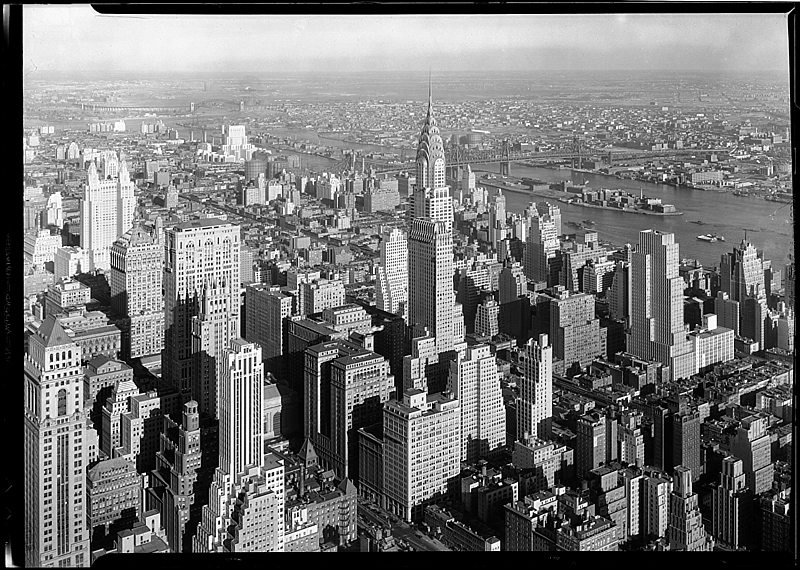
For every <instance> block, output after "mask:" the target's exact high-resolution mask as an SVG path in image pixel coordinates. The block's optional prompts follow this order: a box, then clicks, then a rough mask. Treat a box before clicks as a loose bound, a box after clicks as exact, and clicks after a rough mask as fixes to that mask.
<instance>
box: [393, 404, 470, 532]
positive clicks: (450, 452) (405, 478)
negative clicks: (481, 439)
mask: <svg viewBox="0 0 800 570" xmlns="http://www.w3.org/2000/svg"><path fill="white" fill-rule="evenodd" d="M383 438H384V447H383V453H384V455H383V466H384V471H383V485H384V488H383V490H384V494H385V497H386V508H387V510H389V512H391V513H394V514H395V515H396V516H398V517H400V518H402V519H403V520H405V521H409V522H410V521H412V520H415V521H417V520H420V519H422V517H423V514H424V510H425V507H426V506H427V505H428V504H430V503H432V502H434V501H437V500H441V499H443V498H447V497H450V496H453V494H454V492H455V488H454V487H455V482H456V478H457V477H458V474H459V472H460V469H461V462H460V457H461V407H460V404H459V401H458V400H456V399H454V398H451V397H448V396H447V395H446V394H443V393H437V394H433V395H430V396H429V395H428V394H427V393H425V392H424V391H422V390H416V389H410V390H406V391H405V393H404V394H403V401H402V402H400V401H397V400H390V401H389V402H387V403H386V404H385V405H384V408H383Z"/></svg>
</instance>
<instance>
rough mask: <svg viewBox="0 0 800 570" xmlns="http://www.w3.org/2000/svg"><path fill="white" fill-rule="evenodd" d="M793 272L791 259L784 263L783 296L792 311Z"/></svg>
mask: <svg viewBox="0 0 800 570" xmlns="http://www.w3.org/2000/svg"><path fill="white" fill-rule="evenodd" d="M794 272H795V268H794V261H792V262H790V263H787V264H786V284H785V286H784V289H785V298H786V305H787V306H788V307H789V308H791V309H792V310H793V311H794V310H795V300H794V279H795V274H794ZM723 326H724V325H723ZM729 328H730V327H729Z"/></svg>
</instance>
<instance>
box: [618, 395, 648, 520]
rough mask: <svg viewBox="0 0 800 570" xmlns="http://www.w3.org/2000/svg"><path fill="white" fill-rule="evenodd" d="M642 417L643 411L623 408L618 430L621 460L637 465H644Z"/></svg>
mask: <svg viewBox="0 0 800 570" xmlns="http://www.w3.org/2000/svg"><path fill="white" fill-rule="evenodd" d="M642 417H643V415H642V413H641V412H636V411H633V410H630V409H625V410H623V412H622V414H621V417H620V422H619V423H620V425H619V430H618V431H617V442H618V446H619V460H620V461H623V462H625V463H627V464H628V465H632V466H633V465H635V466H636V467H642V466H643V465H644V431H643V430H642ZM633 534H635V533H633Z"/></svg>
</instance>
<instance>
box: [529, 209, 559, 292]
mask: <svg viewBox="0 0 800 570" xmlns="http://www.w3.org/2000/svg"><path fill="white" fill-rule="evenodd" d="M556 232H557V230H556V225H555V223H554V222H553V220H552V219H551V218H550V216H534V217H531V218H530V219H529V227H528V241H527V243H526V244H525V259H524V260H523V267H524V270H525V277H527V278H528V280H530V281H534V282H536V283H547V284H548V285H552V284H553V279H552V278H551V276H550V263H551V261H552V260H553V259H554V258H555V256H556V250H558V234H557V233H556Z"/></svg>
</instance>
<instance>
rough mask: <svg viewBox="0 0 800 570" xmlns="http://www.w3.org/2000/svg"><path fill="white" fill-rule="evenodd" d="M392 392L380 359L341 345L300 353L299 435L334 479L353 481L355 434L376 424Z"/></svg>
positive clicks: (385, 362)
mask: <svg viewBox="0 0 800 570" xmlns="http://www.w3.org/2000/svg"><path fill="white" fill-rule="evenodd" d="M394 388H395V386H394V376H392V375H391V373H390V372H389V361H388V360H386V359H385V358H384V357H383V356H381V355H380V354H376V353H374V352H372V351H370V350H366V349H364V348H362V347H359V346H357V345H355V344H353V343H349V342H342V341H332V342H325V343H322V344H317V345H315V346H311V347H309V348H308V349H306V352H305V390H304V400H305V401H304V422H303V424H304V434H305V436H306V437H307V438H309V439H310V440H311V442H312V443H313V444H314V448H315V449H316V450H317V454H318V455H319V457H320V459H321V460H322V462H323V464H324V465H325V466H326V467H327V468H330V469H333V470H334V471H335V472H336V474H337V476H338V477H340V478H344V477H348V478H350V479H357V478H358V436H357V432H358V430H359V429H360V428H362V427H368V426H370V425H373V424H376V423H379V422H380V419H381V411H382V409H383V403H384V402H386V401H388V400H389V398H391V397H392V395H393V394H394Z"/></svg>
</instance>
